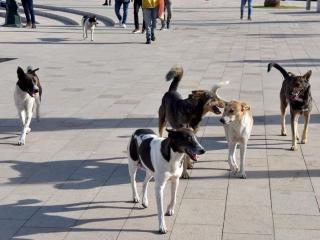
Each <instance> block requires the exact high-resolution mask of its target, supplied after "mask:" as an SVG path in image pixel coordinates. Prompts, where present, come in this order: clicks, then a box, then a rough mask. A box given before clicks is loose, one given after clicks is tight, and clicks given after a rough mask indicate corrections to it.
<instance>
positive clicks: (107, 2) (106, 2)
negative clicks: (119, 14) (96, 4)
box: [102, 0, 111, 6]
mask: <svg viewBox="0 0 320 240" xmlns="http://www.w3.org/2000/svg"><path fill="white" fill-rule="evenodd" d="M102 5H103V6H111V0H106V1H105V2H104V4H102Z"/></svg>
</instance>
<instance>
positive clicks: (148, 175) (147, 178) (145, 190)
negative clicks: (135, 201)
mask: <svg viewBox="0 0 320 240" xmlns="http://www.w3.org/2000/svg"><path fill="white" fill-rule="evenodd" d="M152 177H153V176H152V174H151V173H150V172H149V171H146V176H145V178H144V182H143V190H142V206H143V207H144V208H147V207H148V205H149V201H148V185H149V182H150V180H151V178H152Z"/></svg>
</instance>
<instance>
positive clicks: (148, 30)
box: [143, 8, 152, 43]
mask: <svg viewBox="0 0 320 240" xmlns="http://www.w3.org/2000/svg"><path fill="white" fill-rule="evenodd" d="M151 10H152V9H150V8H144V9H143V21H144V22H145V25H146V38H147V43H150V41H151V28H152V25H151V24H152V22H151V12H152V11H151Z"/></svg>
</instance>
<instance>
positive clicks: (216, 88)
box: [211, 81, 230, 101]
mask: <svg viewBox="0 0 320 240" xmlns="http://www.w3.org/2000/svg"><path fill="white" fill-rule="evenodd" d="M229 83H230V82H229V81H221V82H218V83H216V84H215V85H213V87H212V88H211V92H212V94H213V96H215V97H216V98H218V99H220V100H222V99H221V98H220V97H219V95H218V94H217V91H218V89H219V88H222V87H223V86H225V85H228V84H229ZM222 101H224V100H222Z"/></svg>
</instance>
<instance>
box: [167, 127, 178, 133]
mask: <svg viewBox="0 0 320 240" xmlns="http://www.w3.org/2000/svg"><path fill="white" fill-rule="evenodd" d="M166 131H167V132H168V133H175V132H176V130H175V129H169V128H166Z"/></svg>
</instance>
